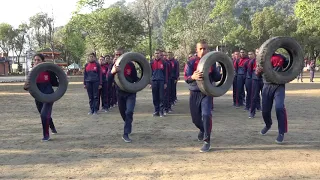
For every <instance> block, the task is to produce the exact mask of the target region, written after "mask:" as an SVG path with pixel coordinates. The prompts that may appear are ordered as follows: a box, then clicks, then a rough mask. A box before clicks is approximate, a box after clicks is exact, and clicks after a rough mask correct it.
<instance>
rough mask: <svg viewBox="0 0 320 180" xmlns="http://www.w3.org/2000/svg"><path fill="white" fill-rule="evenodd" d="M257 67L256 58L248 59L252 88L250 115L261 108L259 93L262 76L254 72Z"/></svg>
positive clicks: (261, 86)
mask: <svg viewBox="0 0 320 180" xmlns="http://www.w3.org/2000/svg"><path fill="white" fill-rule="evenodd" d="M256 67H257V61H256V59H253V60H252V61H250V67H249V68H250V69H252V89H251V103H250V104H251V107H250V114H249V116H250V117H254V116H255V114H256V110H261V103H260V94H261V92H262V88H263V81H262V76H261V75H257V74H256V73H255V71H256Z"/></svg>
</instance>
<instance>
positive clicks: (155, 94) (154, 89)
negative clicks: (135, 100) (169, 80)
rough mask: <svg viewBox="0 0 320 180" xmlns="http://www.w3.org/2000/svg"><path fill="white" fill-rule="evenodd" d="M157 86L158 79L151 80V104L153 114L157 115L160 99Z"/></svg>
mask: <svg viewBox="0 0 320 180" xmlns="http://www.w3.org/2000/svg"><path fill="white" fill-rule="evenodd" d="M159 97H160V95H159V86H158V81H152V99H153V106H154V114H153V115H155V116H158V115H159V111H160V99H159Z"/></svg>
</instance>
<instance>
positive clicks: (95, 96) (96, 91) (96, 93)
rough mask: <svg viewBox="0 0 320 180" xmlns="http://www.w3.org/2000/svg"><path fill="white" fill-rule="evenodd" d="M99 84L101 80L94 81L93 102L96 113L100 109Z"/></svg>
mask: <svg viewBox="0 0 320 180" xmlns="http://www.w3.org/2000/svg"><path fill="white" fill-rule="evenodd" d="M99 84H100V83H99V82H95V83H93V88H92V91H93V99H94V103H93V107H94V113H97V112H98V109H99V104H98V101H99Z"/></svg>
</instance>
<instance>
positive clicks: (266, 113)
mask: <svg viewBox="0 0 320 180" xmlns="http://www.w3.org/2000/svg"><path fill="white" fill-rule="evenodd" d="M273 97H274V85H270V84H266V85H265V86H264V87H263V90H262V117H263V120H264V122H265V124H266V127H265V128H264V129H262V130H261V134H263V135H264V134H266V133H267V132H268V130H269V129H270V128H271V125H272V119H271V110H272V105H273Z"/></svg>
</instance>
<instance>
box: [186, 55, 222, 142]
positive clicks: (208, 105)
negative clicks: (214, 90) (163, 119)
mask: <svg viewBox="0 0 320 180" xmlns="http://www.w3.org/2000/svg"><path fill="white" fill-rule="evenodd" d="M199 61H200V58H198V57H196V58H194V59H190V60H189V61H188V62H187V64H186V65H185V68H184V79H185V81H186V83H188V84H189V90H190V99H189V105H190V112H191V118H192V122H193V123H194V124H195V125H196V127H197V128H199V130H200V131H201V132H203V133H204V139H203V140H204V141H206V142H209V143H210V135H211V130H212V112H211V109H212V100H213V98H212V96H207V95H205V94H203V93H202V92H201V91H200V89H199V87H198V85H197V82H196V81H195V80H192V79H191V76H192V74H193V73H194V71H196V69H197V66H198V63H199ZM209 77H210V79H211V80H213V81H215V82H217V81H219V80H220V79H221V75H220V73H219V72H218V71H217V69H216V65H215V64H214V65H213V66H212V69H211V72H210V75H209Z"/></svg>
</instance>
